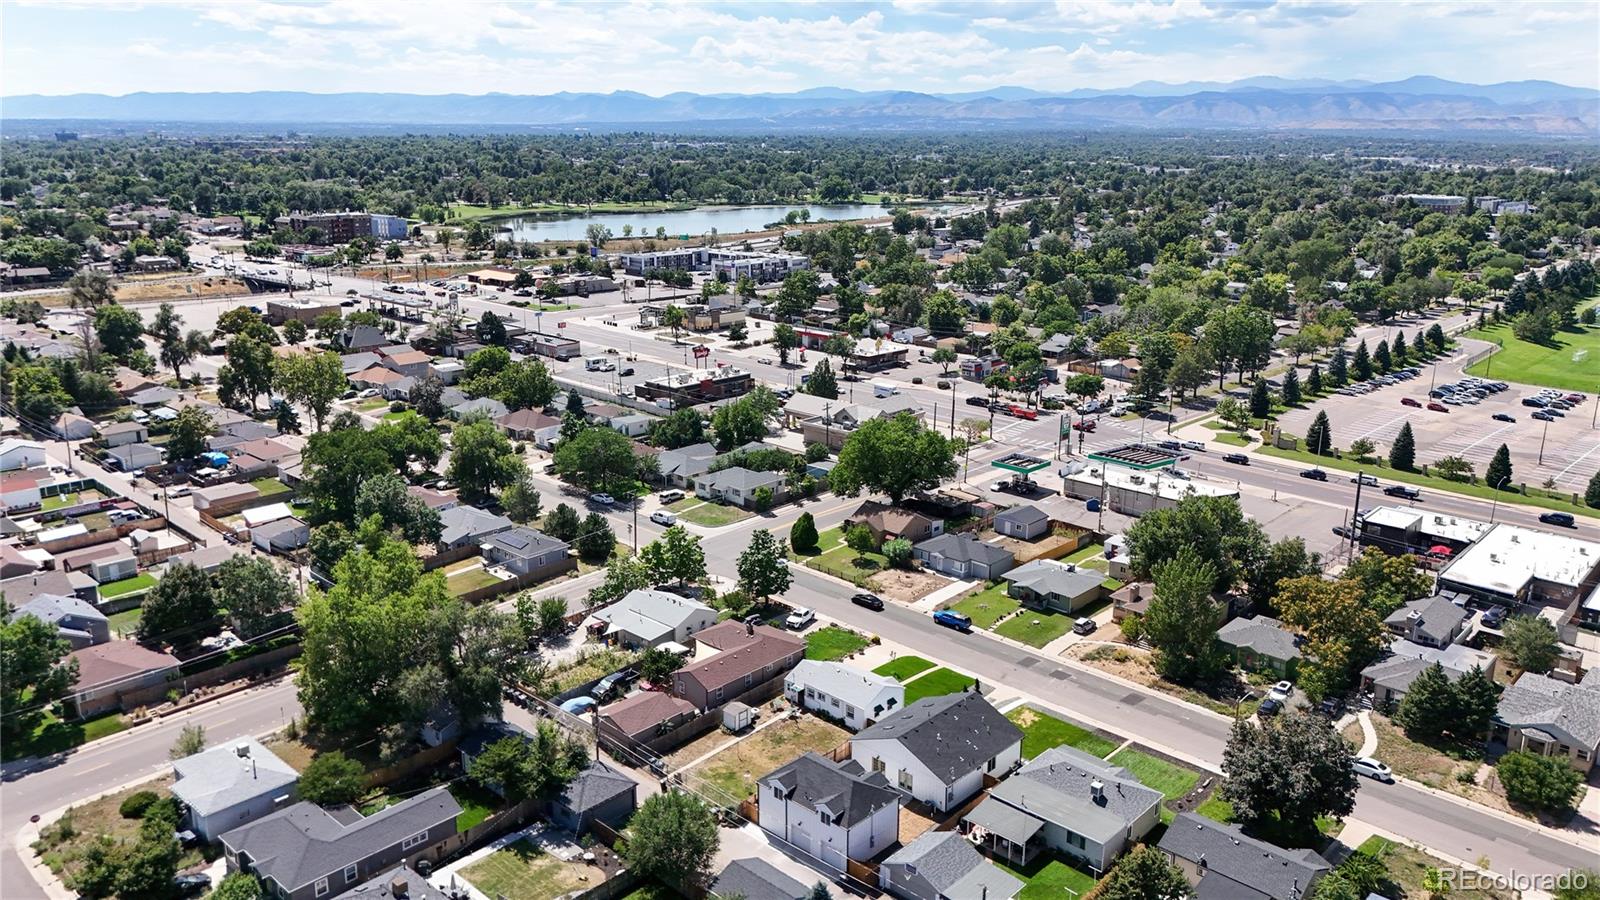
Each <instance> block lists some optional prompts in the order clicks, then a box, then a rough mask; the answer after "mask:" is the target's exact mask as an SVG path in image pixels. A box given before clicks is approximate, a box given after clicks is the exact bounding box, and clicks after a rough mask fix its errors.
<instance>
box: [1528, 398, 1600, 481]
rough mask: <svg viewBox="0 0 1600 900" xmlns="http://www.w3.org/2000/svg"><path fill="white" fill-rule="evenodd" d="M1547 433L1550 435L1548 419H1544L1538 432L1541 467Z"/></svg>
mask: <svg viewBox="0 0 1600 900" xmlns="http://www.w3.org/2000/svg"><path fill="white" fill-rule="evenodd" d="M1595 402H1596V403H1600V400H1596V401H1595ZM1549 433H1550V420H1549V419H1545V420H1544V428H1543V429H1541V430H1540V432H1539V465H1541V466H1542V465H1544V439H1545V435H1548V434H1549Z"/></svg>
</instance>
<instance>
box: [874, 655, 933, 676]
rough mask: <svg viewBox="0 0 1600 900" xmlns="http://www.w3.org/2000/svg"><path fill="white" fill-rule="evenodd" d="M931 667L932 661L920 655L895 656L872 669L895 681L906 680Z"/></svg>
mask: <svg viewBox="0 0 1600 900" xmlns="http://www.w3.org/2000/svg"><path fill="white" fill-rule="evenodd" d="M931 668H933V663H931V662H929V661H928V660H925V659H923V658H922V657H920V656H897V657H895V658H894V659H891V660H889V661H888V662H886V663H884V664H883V665H881V666H879V667H877V668H876V669H873V670H872V671H874V672H876V673H878V674H879V675H887V676H889V677H890V678H893V679H894V680H896V681H908V680H910V679H912V678H915V677H916V676H918V675H920V674H922V673H923V672H926V671H928V670H929V669H931Z"/></svg>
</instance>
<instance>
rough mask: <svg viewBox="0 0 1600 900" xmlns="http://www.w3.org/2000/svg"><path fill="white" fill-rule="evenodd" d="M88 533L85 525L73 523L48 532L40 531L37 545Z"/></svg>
mask: <svg viewBox="0 0 1600 900" xmlns="http://www.w3.org/2000/svg"><path fill="white" fill-rule="evenodd" d="M88 533H89V527H88V526H87V525H84V524H82V523H79V522H74V523H72V524H71V525H63V526H61V527H60V528H51V529H50V530H48V531H41V532H39V534H38V538H39V543H41V544H43V543H47V542H49V541H59V540H61V539H62V538H69V537H77V536H78V535H80V534H88Z"/></svg>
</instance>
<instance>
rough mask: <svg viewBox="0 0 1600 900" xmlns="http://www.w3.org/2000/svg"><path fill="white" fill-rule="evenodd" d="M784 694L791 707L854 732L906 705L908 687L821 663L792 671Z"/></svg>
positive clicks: (812, 662) (811, 661) (872, 674)
mask: <svg viewBox="0 0 1600 900" xmlns="http://www.w3.org/2000/svg"><path fill="white" fill-rule="evenodd" d="M783 693H784V695H785V696H786V697H788V698H789V702H790V703H795V704H798V705H800V706H803V707H805V708H806V709H809V710H811V711H812V712H816V713H821V714H822V715H825V716H828V717H829V718H833V719H839V720H842V721H843V722H844V726H845V727H846V728H848V729H850V730H851V731H860V730H861V729H863V728H866V727H867V726H868V725H871V724H872V723H873V722H876V721H878V720H879V719H882V718H883V717H884V716H887V715H891V714H893V713H895V712H896V711H898V710H899V709H900V708H901V707H903V706H905V703H906V688H905V685H903V684H901V683H900V682H899V681H896V680H895V679H893V678H889V677H886V676H883V675H879V674H877V673H875V672H869V671H866V670H864V669H857V668H855V667H853V666H847V665H845V664H844V663H838V662H823V661H822V660H817V659H808V660H805V661H803V662H801V663H800V664H799V665H797V666H795V667H794V668H793V669H790V670H789V674H788V675H787V676H785V677H784V680H783Z"/></svg>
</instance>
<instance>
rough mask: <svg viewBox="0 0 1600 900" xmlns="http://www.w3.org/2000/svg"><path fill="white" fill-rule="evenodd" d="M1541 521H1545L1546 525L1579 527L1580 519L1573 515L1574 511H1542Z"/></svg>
mask: <svg viewBox="0 0 1600 900" xmlns="http://www.w3.org/2000/svg"><path fill="white" fill-rule="evenodd" d="M1539 521H1541V522H1543V523H1544V524H1546V525H1560V526H1561V527H1562V528H1577V527H1578V520H1577V519H1574V518H1573V517H1572V513H1564V512H1547V513H1542V514H1540V516H1539Z"/></svg>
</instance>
